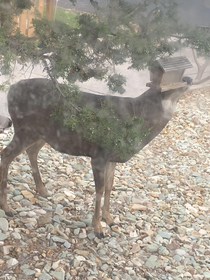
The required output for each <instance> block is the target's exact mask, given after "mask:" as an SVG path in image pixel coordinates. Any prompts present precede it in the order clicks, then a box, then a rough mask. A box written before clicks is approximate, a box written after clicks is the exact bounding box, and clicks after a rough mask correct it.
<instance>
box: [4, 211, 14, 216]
mask: <svg viewBox="0 0 210 280" xmlns="http://www.w3.org/2000/svg"><path fill="white" fill-rule="evenodd" d="M5 214H6V215H7V216H8V217H13V216H14V215H13V213H12V212H11V211H6V212H5Z"/></svg>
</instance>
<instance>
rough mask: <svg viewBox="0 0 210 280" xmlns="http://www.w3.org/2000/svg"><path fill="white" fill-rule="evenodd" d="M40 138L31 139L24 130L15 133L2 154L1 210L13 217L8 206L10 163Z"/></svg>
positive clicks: (0, 167)
mask: <svg viewBox="0 0 210 280" xmlns="http://www.w3.org/2000/svg"><path fill="white" fill-rule="evenodd" d="M37 140H38V138H36V139H35V136H34V135H33V137H30V134H27V130H26V129H24V128H22V129H20V130H19V131H18V132H17V133H15V135H14V137H13V139H12V141H11V143H10V144H9V145H8V146H7V147H6V148H5V149H4V150H3V151H2V152H1V165H0V208H2V209H3V210H4V211H5V213H6V215H8V216H11V217H12V216H13V214H12V212H11V211H9V207H8V204H7V175H8V169H9V165H10V163H11V162H12V161H13V160H14V158H15V157H17V156H18V155H19V154H21V153H22V152H23V151H24V150H25V149H27V148H28V147H29V146H30V145H32V144H33V143H34V142H36V141H37Z"/></svg>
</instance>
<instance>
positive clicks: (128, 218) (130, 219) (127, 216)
mask: <svg viewBox="0 0 210 280" xmlns="http://www.w3.org/2000/svg"><path fill="white" fill-rule="evenodd" d="M126 220H127V221H129V222H134V223H135V222H136V216H134V215H132V214H131V213H130V212H127V213H126Z"/></svg>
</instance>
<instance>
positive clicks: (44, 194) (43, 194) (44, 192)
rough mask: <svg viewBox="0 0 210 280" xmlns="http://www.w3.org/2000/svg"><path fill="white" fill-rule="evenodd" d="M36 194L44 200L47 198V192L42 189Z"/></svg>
mask: <svg viewBox="0 0 210 280" xmlns="http://www.w3.org/2000/svg"><path fill="white" fill-rule="evenodd" d="M38 194H39V195H40V196H42V197H45V198H46V197H48V196H49V194H48V191H47V190H46V189H42V190H40V191H38Z"/></svg>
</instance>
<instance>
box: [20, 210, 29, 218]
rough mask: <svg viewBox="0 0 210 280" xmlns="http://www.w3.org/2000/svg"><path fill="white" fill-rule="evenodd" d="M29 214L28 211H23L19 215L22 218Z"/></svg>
mask: <svg viewBox="0 0 210 280" xmlns="http://www.w3.org/2000/svg"><path fill="white" fill-rule="evenodd" d="M27 214H28V212H26V211H23V212H20V213H19V215H20V216H21V217H25V216H27Z"/></svg>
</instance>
